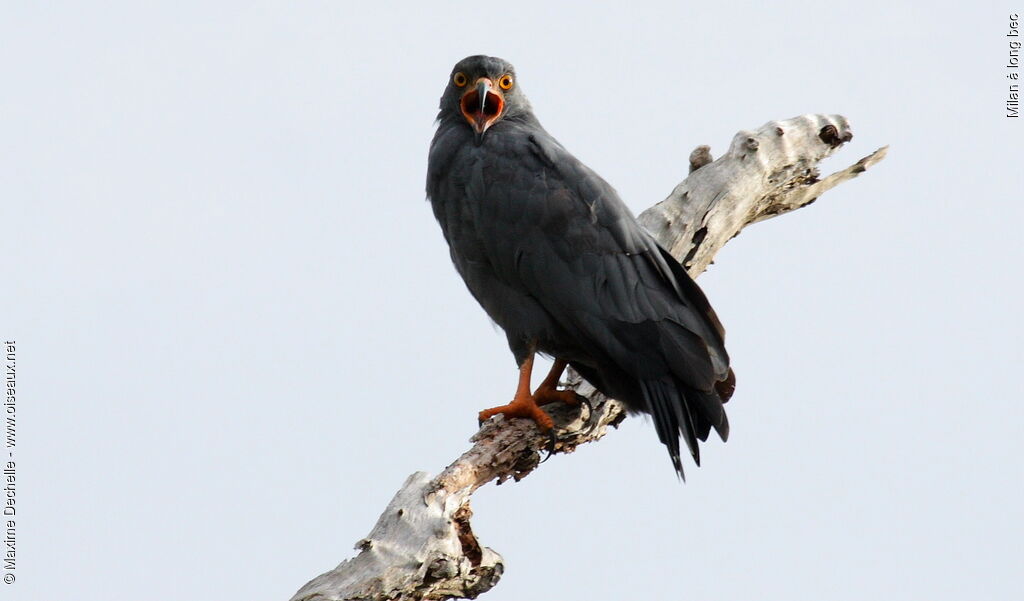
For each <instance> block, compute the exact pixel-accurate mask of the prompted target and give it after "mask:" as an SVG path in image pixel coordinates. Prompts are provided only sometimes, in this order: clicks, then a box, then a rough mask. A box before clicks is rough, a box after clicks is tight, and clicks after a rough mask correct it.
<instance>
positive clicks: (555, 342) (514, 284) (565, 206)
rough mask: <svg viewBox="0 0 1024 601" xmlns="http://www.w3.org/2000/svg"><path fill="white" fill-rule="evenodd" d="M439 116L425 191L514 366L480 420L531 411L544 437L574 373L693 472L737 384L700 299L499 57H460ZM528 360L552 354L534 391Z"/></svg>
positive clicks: (721, 430)
mask: <svg viewBox="0 0 1024 601" xmlns="http://www.w3.org/2000/svg"><path fill="white" fill-rule="evenodd" d="M586 85H587V86H589V85H592V84H586ZM570 89H575V90H576V91H575V92H574V94H580V93H583V92H582V90H584V89H586V88H584V87H582V86H579V87H575V86H571V87H570ZM574 100H576V101H578V98H569V99H568V101H569V102H572V101H574ZM436 125H437V130H436V132H435V134H434V137H433V139H432V141H431V143H430V151H429V156H428V165H427V182H426V195H427V199H428V200H429V202H430V204H431V207H432V209H433V213H434V216H435V217H436V218H437V221H438V223H439V224H440V226H441V231H442V233H443V235H444V237H445V240H446V241H447V243H448V248H449V251H450V255H451V260H452V262H453V263H454V265H455V268H456V270H457V271H458V273H459V274H460V275H461V276H462V279H463V280H464V282H465V284H466V286H467V288H468V289H469V292H470V293H471V294H472V295H473V297H474V298H475V299H476V300H477V301H478V302H479V303H480V305H481V306H482V307H483V309H484V311H486V313H487V315H488V316H489V317H490V318H491V320H492V321H494V322H495V323H496V324H497V325H498V326H499V327H501V329H502V330H504V332H505V335H506V338H507V339H508V345H509V349H510V350H511V352H512V355H513V356H514V358H515V361H516V364H517V366H518V368H519V377H518V384H517V386H516V391H515V393H514V395H513V398H512V401H511V402H510V403H508V404H506V405H502V406H498V407H494V408H490V409H485V410H483V411H481V412H480V413H479V414H478V418H479V420H480V421H481V423H482V422H483V421H484V420H487V419H489V418H490V417H493V416H495V415H498V414H502V415H505V416H507V417H509V418H529V419H532V420H533V421H534V422H535V423H536V424H537V427H538V428H539V429H540V431H541V432H543V433H548V434H549V435H551V436H554V434H553V427H554V424H553V421H552V419H551V417H550V416H549V415H548V414H547V413H546V412H545V411H544V410H543V409H541V406H543V405H545V404H548V403H554V402H564V403H567V404H575V403H578V402H579V398H578V397H577V396H576V394H575V393H574V392H572V391H570V390H559V389H558V386H559V380H560V378H561V376H562V374H563V372H564V370H565V368H566V366H571V367H572V368H573V369H575V370H576V371H577V372H578V373H579V374H580V375H581V376H582V377H583V378H585V379H586V380H587V381H589V382H590V383H591V384H593V385H594V386H595V387H596V388H597V389H598V390H599V391H601V392H602V393H603V394H605V395H606V396H608V397H610V398H614V399H617V400H618V401H620V402H621V403H622V404H623V405H624V406H625V408H626V409H627V412H628V413H630V414H636V413H641V414H647V415H649V416H651V418H652V420H653V422H654V428H655V431H656V432H657V435H658V438H659V440H660V441H661V443H662V444H664V445H665V447H666V448H667V450H668V454H669V457H670V459H671V462H672V466H673V468H674V469H675V472H676V474H677V475H678V477H679V478H680V479H685V475H684V473H683V466H682V460H681V458H680V440H682V441H683V442H684V443H685V444H686V447H687V449H688V450H689V453H690V455H691V456H692V458H693V460H694V462H695V464H696V465H697V466H699V465H700V450H699V448H698V442H697V441H698V440H700V441H706V440H707V439H708V435H709V433H710V431H711V429H712V428H713V429H714V430H715V431H716V432H717V433H718V436H719V437H720V438H721V439H722V440H723V441H725V440H727V439H728V435H729V422H728V419H727V417H726V414H725V408H724V406H723V405H724V403H725V402H726V401H728V400H729V398H730V397H731V396H732V393H733V391H734V389H735V384H736V377H735V373H734V372H733V370H732V368H731V366H730V363H729V356H728V354H727V353H726V350H725V331H724V329H723V327H722V324H721V322H720V321H719V319H718V317H717V316H716V314H715V311H714V310H713V309H712V308H711V305H710V304H709V302H708V300H707V298H706V297H705V295H704V293H703V292H702V291H701V289H700V288H699V287H698V286H697V284H696V283H695V282H694V281H693V279H691V278H690V276H689V275H688V274H687V273H686V271H685V270H684V269H683V266H682V265H680V264H679V262H678V261H676V260H675V258H673V257H672V255H671V254H669V253H668V252H667V251H666V250H665V249H663V248H662V247H661V246H659V245H658V243H657V242H656V241H655V240H654V238H653V237H652V236H651V235H650V234H649V233H648V232H647V231H646V230H645V229H644V228H643V227H642V226H641V225H640V224H638V223H637V221H636V219H635V217H634V216H633V214H632V213H631V212H630V210H629V209H628V208H627V206H626V205H625V203H624V202H623V201H622V199H621V198H620V197H619V195H618V193H617V192H616V191H615V189H614V188H612V186H611V185H609V184H608V183H607V182H606V181H605V180H604V179H602V178H601V177H600V176H599V175H598V174H597V173H595V172H594V171H593V170H591V169H590V168H589V167H587V166H586V165H584V164H583V163H582V162H580V160H579V159H577V158H576V157H575V156H573V155H572V154H571V153H570V152H569V151H568V150H566V149H565V147H564V146H562V144H560V143H559V142H558V141H557V140H556V139H555V138H554V137H552V136H551V134H549V133H548V132H547V131H546V130H545V129H544V127H542V126H541V124H540V121H539V120H538V119H537V117H536V116H535V115H534V112H533V108H532V107H531V105H530V102H529V100H527V97H526V95H525V94H524V93H523V90H522V88H521V87H520V85H519V81H518V78H517V75H516V71H515V69H514V68H513V66H512V64H510V63H509V62H507V61H505V60H504V59H501V58H497V57H490V56H485V55H475V56H469V57H467V58H465V59H463V60H461V61H459V62H458V63H457V64H456V65H455V66H454V68H453V69H452V71H451V74H450V75H449V77H448V82H447V85H446V86H445V89H444V92H443V94H442V95H441V99H440V106H439V112H438V115H437V121H436ZM537 354H541V355H543V356H548V357H551V358H553V360H554V361H553V365H552V368H551V371H550V372H549V373H548V374H547V376H546V377H545V378H544V379H543V381H542V382H541V384H540V385H539V386H538V387H537V388H536V390H534V391H532V392H531V390H530V388H531V384H530V382H531V376H532V371H533V363H534V358H535V356H536V355H537ZM549 453H550V448H549Z"/></svg>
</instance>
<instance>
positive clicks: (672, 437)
mask: <svg viewBox="0 0 1024 601" xmlns="http://www.w3.org/2000/svg"><path fill="white" fill-rule="evenodd" d="M640 390H641V391H642V392H643V396H644V400H645V401H646V403H647V407H648V408H649V410H650V414H651V416H652V417H653V418H654V429H655V431H656V432H657V433H658V439H659V440H660V441H661V443H662V444H664V445H665V447H666V448H667V449H668V455H669V458H670V459H671V460H672V467H674V468H675V470H676V473H677V474H679V477H680V478H682V479H683V480H685V479H686V477H685V475H684V474H683V464H682V460H681V458H680V445H679V439H680V438H682V439H683V440H684V441H686V446H687V449H688V450H689V451H690V455H691V456H692V457H693V461H694V463H696V464H697V466H698V467H699V466H700V448H699V447H698V442H697V441H698V440H701V441H706V440H707V439H708V435H709V434H710V432H711V428H714V429H715V431H716V432H718V435H719V436H720V437H721V438H722V440H723V441H725V440H727V439H728V438H729V420H728V419H727V418H726V415H725V411H723V410H722V400H721V399H720V398H719V397H718V396H717V395H716V394H715V393H714V392H703V391H700V390H696V389H693V388H690V387H687V386H685V385H683V384H682V383H680V382H678V381H677V380H675V379H674V378H659V379H653V380H641V381H640ZM709 409H711V410H710V411H709Z"/></svg>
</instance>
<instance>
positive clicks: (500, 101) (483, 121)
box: [460, 77, 505, 144]
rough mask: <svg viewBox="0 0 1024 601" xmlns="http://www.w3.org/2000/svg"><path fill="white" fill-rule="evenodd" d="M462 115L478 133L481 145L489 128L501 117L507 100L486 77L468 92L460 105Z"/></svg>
mask: <svg viewBox="0 0 1024 601" xmlns="http://www.w3.org/2000/svg"><path fill="white" fill-rule="evenodd" d="M460 105H461V107H462V115H463V116H464V117H466V121H469V124H470V125H472V126H473V131H475V132H476V143H477V144H479V143H480V142H481V141H482V140H483V137H484V132H486V131H487V128H489V127H490V126H492V125H494V122H495V121H497V120H498V118H499V117H500V116H501V111H502V110H503V109H504V108H505V98H504V97H503V96H502V95H501V92H500V91H499V90H497V89H495V87H494V82H492V81H491V80H490V79H488V78H486V77H481V78H480V79H478V80H476V83H475V84H473V87H471V88H469V89H468V90H466V93H465V94H463V95H462V101H461V103H460Z"/></svg>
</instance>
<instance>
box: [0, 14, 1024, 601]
mask: <svg viewBox="0 0 1024 601" xmlns="http://www.w3.org/2000/svg"><path fill="white" fill-rule="evenodd" d="M1020 8H1022V12H1024V7H1020ZM1010 12H1013V11H1012V10H1011V9H1010V7H1008V6H1007V7H1004V6H1003V5H1000V4H998V3H991V4H989V5H987V6H983V7H978V6H977V5H974V6H973V7H969V6H968V5H965V4H963V3H955V4H954V3H933V4H930V5H928V6H925V5H920V6H916V5H913V4H910V3H899V2H885V3H878V4H872V3H870V2H869V3H856V4H849V5H846V6H842V7H838V6H837V7H828V6H823V5H820V4H819V5H813V6H810V5H808V6H804V5H802V4H801V5H798V4H797V3H791V4H788V5H779V6H769V5H765V4H748V5H744V6H742V7H740V6H736V7H730V6H726V5H725V4H724V3H710V4H704V5H701V6H690V5H689V4H688V3H682V2H674V3H651V4H647V3H643V2H631V3H628V4H627V5H625V6H624V7H619V8H610V7H604V6H597V5H595V3H576V4H574V5H570V4H565V5H563V4H559V5H558V6H552V5H550V4H549V3H533V2H516V3H514V4H495V3H478V2H477V3H458V4H456V3H429V4H427V3H407V4H393V5H371V3H358V4H357V3H339V2H334V3H328V2H303V3H283V2H282V3H245V4H242V3H227V2H222V3H196V2H193V3H182V2H174V3H171V2H167V3H162V4H157V3H127V2H125V3H110V4H107V3H104V4H102V5H101V4H93V5H92V6H91V7H88V8H86V7H85V5H84V4H83V3H52V4H48V5H46V6H39V5H37V4H35V3H33V4H30V3H7V4H5V6H4V8H3V9H0V74H2V77H3V91H2V92H0V337H6V338H12V337H13V338H16V339H17V341H18V352H19V360H20V361H19V367H20V370H19V392H20V396H19V401H20V404H19V408H18V411H19V413H18V418H19V422H18V425H19V446H18V448H17V456H18V465H19V475H18V478H19V479H18V497H17V498H18V504H19V505H18V517H19V522H18V523H19V539H18V545H19V546H18V568H17V577H18V580H17V582H16V583H15V584H14V585H12V586H10V587H6V586H3V585H0V600H4V601H6V600H12V601H13V600H18V601H23V600H35V599H52V598H54V597H69V596H70V597H74V598H75V599H77V600H80V601H92V600H101V599H102V600H105V601H109V600H110V599H137V598H140V597H144V598H146V599H149V600H152V601H162V600H168V601H171V600H174V601H177V600H180V599H189V600H195V601H203V600H207V599H209V600H215V599H216V600H221V599H268V600H270V599H287V598H288V597H289V596H290V595H291V594H292V593H293V592H294V591H295V590H296V589H297V588H298V587H299V586H300V585H302V584H303V583H305V582H306V581H307V580H308V579H309V578H311V577H313V576H315V575H316V574H318V573H320V572H322V571H324V570H326V569H329V568H331V567H333V566H334V565H335V564H336V563H337V562H339V561H340V560H342V559H344V558H346V557H348V556H350V555H351V554H352V553H353V551H352V550H351V549H352V545H353V544H354V543H355V541H356V540H358V539H359V538H361V537H362V536H364V535H365V534H366V533H367V532H368V531H369V529H370V528H371V527H372V525H373V523H374V521H375V520H376V518H377V516H378V514H379V513H380V511H381V510H382V509H383V507H384V505H385V504H386V503H387V501H388V500H389V499H390V497H391V495H392V494H393V493H394V492H395V491H396V490H397V489H398V487H399V486H400V485H401V484H402V482H403V481H404V479H405V477H406V476H407V475H408V474H410V473H411V472H413V471H417V470H427V471H437V470H440V469H441V468H443V467H444V466H445V465H446V464H447V463H448V462H449V461H450V460H452V459H453V458H454V457H456V456H457V455H458V453H459V452H461V450H463V449H465V448H466V447H467V444H466V440H467V439H468V438H469V437H470V436H471V435H472V434H473V432H474V431H475V429H476V428H475V425H476V421H475V420H476V412H477V411H478V410H479V409H481V408H483V407H487V406H493V405H495V404H499V403H501V402H505V401H507V400H508V398H509V397H510V395H511V393H512V391H513V388H514V384H515V369H514V367H515V366H514V362H513V360H512V358H511V355H510V354H509V352H508V349H507V347H506V345H505V342H504V336H503V335H502V334H501V333H500V332H497V331H495V330H494V328H493V327H492V326H491V325H490V324H489V322H488V320H487V318H486V316H485V315H484V313H483V311H482V310H480V308H479V307H478V306H477V305H476V303H475V302H474V301H473V299H472V298H471V297H470V296H469V294H468V293H467V292H466V290H465V288H464V286H463V284H462V282H461V281H460V280H459V278H458V276H457V275H456V273H455V271H454V269H453V268H452V267H451V265H450V263H449V259H448V256H447V249H446V248H445V246H444V241H443V239H442V237H441V234H440V230H439V228H438V227H437V224H436V223H435V222H434V218H433V216H432V214H431V211H430V208H429V205H428V204H427V203H426V202H425V201H424V195H423V183H424V174H425V169H426V153H427V146H428V144H429V140H430V136H431V135H432V132H433V125H432V122H433V118H434V116H435V114H436V109H437V99H438V97H439V96H440V94H441V91H442V89H443V87H444V85H445V83H446V78H447V76H448V73H449V71H450V69H451V66H452V65H453V64H454V63H455V62H456V61H457V60H459V59H461V58H463V57H464V56H466V55H469V54H476V53H487V54H493V55H498V56H502V57H504V58H506V59H508V60H510V61H512V62H513V63H514V64H515V65H516V67H517V69H518V73H519V83H520V85H521V86H522V89H523V90H525V91H526V92H527V93H528V94H529V96H530V99H531V101H532V103H533V105H534V108H535V110H536V112H537V114H538V116H539V118H540V119H541V121H542V122H543V123H544V124H545V126H546V127H547V128H548V130H549V131H551V132H552V133H553V134H554V135H555V136H556V137H558V138H559V139H560V140H561V141H562V143H563V144H564V145H565V146H566V147H567V148H569V149H570V150H571V151H573V152H575V153H576V154H577V155H578V156H579V157H580V158H581V159H583V160H584V161H585V162H586V163H588V164H589V165H590V166H592V167H593V168H594V169H595V170H597V171H598V172H599V173H601V174H602V175H603V176H604V177H605V178H606V179H608V180H609V181H610V182H611V183H612V184H613V185H614V186H616V188H617V189H618V190H619V192H620V193H621V195H622V196H623V198H624V199H625V200H626V202H627V203H628V204H629V205H630V206H631V207H632V208H633V209H634V210H635V211H637V212H639V211H641V210H643V209H644V208H646V207H647V206H649V205H651V204H653V203H655V202H657V201H659V200H661V199H662V198H664V197H665V195H667V194H668V192H669V191H670V190H671V189H672V187H673V186H674V185H675V184H676V183H677V182H678V181H679V180H680V179H682V178H683V177H684V176H685V173H686V160H687V156H688V154H689V152H690V151H691V150H692V149H693V147H694V146H696V145H697V144H704V143H706V144H710V145H711V147H712V151H713V152H714V153H715V155H716V156H717V155H718V154H719V153H721V152H722V151H723V150H724V149H725V148H726V147H727V145H728V143H729V140H730V139H731V137H732V135H733V134H734V133H735V132H736V131H737V130H739V129H744V128H753V127H757V126H760V125H761V124H763V123H764V122H766V121H769V120H771V119H780V118H787V117H792V116H795V115H798V114H801V113H806V112H826V113H841V114H844V115H846V116H847V117H848V118H849V119H850V121H851V122H852V124H853V130H854V133H855V138H854V140H853V142H852V143H851V144H849V145H847V147H846V148H844V149H843V150H842V151H841V152H840V153H839V154H838V156H837V157H836V158H834V159H831V160H830V161H829V162H828V163H826V168H829V167H832V168H841V167H843V166H845V165H846V164H849V163H852V162H853V161H855V160H857V159H858V158H860V157H861V156H864V155H866V154H868V153H870V152H871V151H873V150H875V149H876V148H878V147H879V146H882V145H885V144H891V146H892V149H891V151H890V153H889V157H888V158H887V159H886V160H885V161H883V162H882V163H881V164H880V165H878V167H877V168H876V169H874V170H872V171H870V172H868V173H867V174H866V175H864V176H863V177H861V178H860V179H858V180H856V181H854V182H851V183H848V184H844V185H842V186H840V187H839V188H838V189H836V190H834V191H832V192H829V193H828V194H826V195H825V196H824V197H822V198H821V200H819V201H818V202H817V203H816V204H815V205H814V206H812V207H809V208H807V209H804V210H800V211H799V212H797V213H795V214H792V215H788V216H785V217H782V218H779V219H777V220H773V221H770V222H767V223H764V224H760V225H757V226H754V227H752V228H750V229H749V230H745V231H744V233H743V235H742V236H740V237H739V238H737V239H736V240H734V241H732V242H730V243H729V245H728V246H727V247H726V248H725V250H724V251H723V252H722V253H721V254H720V255H719V257H718V260H717V262H716V264H715V265H714V266H713V267H712V268H711V270H710V271H709V272H708V273H706V274H705V275H703V276H702V277H701V279H700V283H701V285H702V286H703V287H704V289H705V290H706V292H707V294H708V296H709V297H710V299H711V301H712V303H713V304H714V305H715V307H716V308H717V310H718V313H719V315H720V316H721V318H722V321H723V322H724V323H725V326H726V328H727V330H728V338H727V342H728V347H729V350H730V354H731V355H732V358H733V361H734V365H735V367H736V371H737V373H738V375H739V387H738V390H737V393H736V396H735V397H734V399H733V401H732V402H730V404H729V417H730V422H731V423H732V435H731V439H730V441H729V443H728V444H725V445H723V444H720V443H717V444H716V443H712V444H710V445H708V446H707V448H706V450H705V452H704V453H703V459H704V462H703V463H704V466H703V467H702V468H700V469H695V468H692V467H689V469H688V470H687V475H688V481H687V483H686V484H685V485H680V484H678V483H677V482H676V479H675V477H674V475H673V473H672V469H671V465H670V463H669V461H668V459H667V458H666V457H665V453H664V449H663V448H662V446H661V445H660V444H659V443H658V441H657V437H656V435H655V433H654V430H653V428H652V426H651V425H650V424H649V423H645V422H644V421H643V420H640V419H630V420H627V422H626V423H625V424H624V426H623V427H622V428H621V429H620V430H619V431H618V432H615V433H613V434H612V435H611V436H609V437H608V438H606V439H605V440H604V441H602V442H601V443H599V444H596V445H590V446H588V447H586V448H583V449H581V450H580V451H579V452H577V453H576V454H574V455H572V456H556V457H554V458H553V459H552V460H551V461H549V462H548V463H547V464H546V465H545V466H544V469H542V470H540V471H538V472H537V473H535V474H533V475H531V476H530V477H529V478H527V479H526V480H524V481H523V482H521V483H518V484H514V485H508V486H502V487H500V488H495V487H489V488H487V489H485V490H482V491H480V492H479V493H478V494H477V496H476V500H475V502H474V509H475V511H476V518H475V520H474V525H475V527H476V530H477V534H478V535H479V536H480V538H481V540H482V542H483V543H484V544H486V545H488V546H491V547H493V548H494V549H495V550H497V551H498V552H500V553H502V554H503V555H504V556H505V559H506V561H507V570H506V574H505V577H504V578H503V579H502V582H501V583H500V584H499V586H498V587H497V588H496V589H495V590H494V591H492V592H491V593H489V594H488V595H487V596H486V597H485V598H486V599H488V600H489V601H502V600H518V599H527V598H530V599H561V600H570V601H571V600H583V599H586V600H590V599H605V598H609V599H610V598H646V599H695V600H712V599H713V600H736V601H741V600H742V601H747V600H750V599H765V600H776V599H777V600H780V601H783V600H784V601H795V600H803V599H807V600H821V599H829V600H835V601H838V600H857V601H863V600H864V599H871V598H885V599H927V600H929V601H936V600H942V599H957V600H961V599H967V598H975V599H1008V598H1011V597H1012V596H1013V595H1014V594H1019V592H1020V582H1019V576H1020V574H1019V572H1020V569H1021V566H1022V565H1024V551H1022V548H1021V545H1022V543H1021V541H1022V540H1024V517H1022V510H1021V507H1024V498H1022V496H1024V494H1022V484H1021V482H1022V478H1024V468H1022V467H1021V458H1022V457H1024V442H1022V438H1021V432H1022V429H1024V404H1022V401H1024V395H1022V385H1021V369H1020V365H1021V361H1022V359H1024V357H1022V351H1021V336H1022V335H1024V331H1022V327H1021V319H1020V317H1019V314H1018V311H1019V307H1020V306H1021V305H1022V301H1024V299H1022V293H1021V261H1022V259H1024V256H1022V252H1021V244H1020V242H1019V236H1020V235H1019V229H1020V227H1021V223H1022V221H1024V208H1022V205H1021V196H1022V195H1021V192H1022V190H1024V176H1022V170H1021V165H1022V158H1024V124H1021V123H1020V122H1017V121H1013V120H1009V119H1006V118H1005V117H1004V116H1003V115H1004V103H1005V98H1006V91H1007V81H1006V80H1005V73H1006V69H1005V68H1004V67H1003V65H1004V64H1005V61H1006V59H1007V57H1008V46H1007V39H1006V38H1005V37H1003V36H1004V34H1005V32H1006V28H1007V26H1008V23H1009V19H1008V15H1009V13H1010Z"/></svg>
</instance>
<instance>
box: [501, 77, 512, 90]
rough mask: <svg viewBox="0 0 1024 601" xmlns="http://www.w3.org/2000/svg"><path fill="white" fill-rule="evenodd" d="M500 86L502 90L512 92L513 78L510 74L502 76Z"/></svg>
mask: <svg viewBox="0 0 1024 601" xmlns="http://www.w3.org/2000/svg"><path fill="white" fill-rule="evenodd" d="M498 85H499V86H500V87H501V89H502V90H511V89H512V76H511V75H509V74H508V73H506V74H504V75H502V76H501V79H499V80H498Z"/></svg>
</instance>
